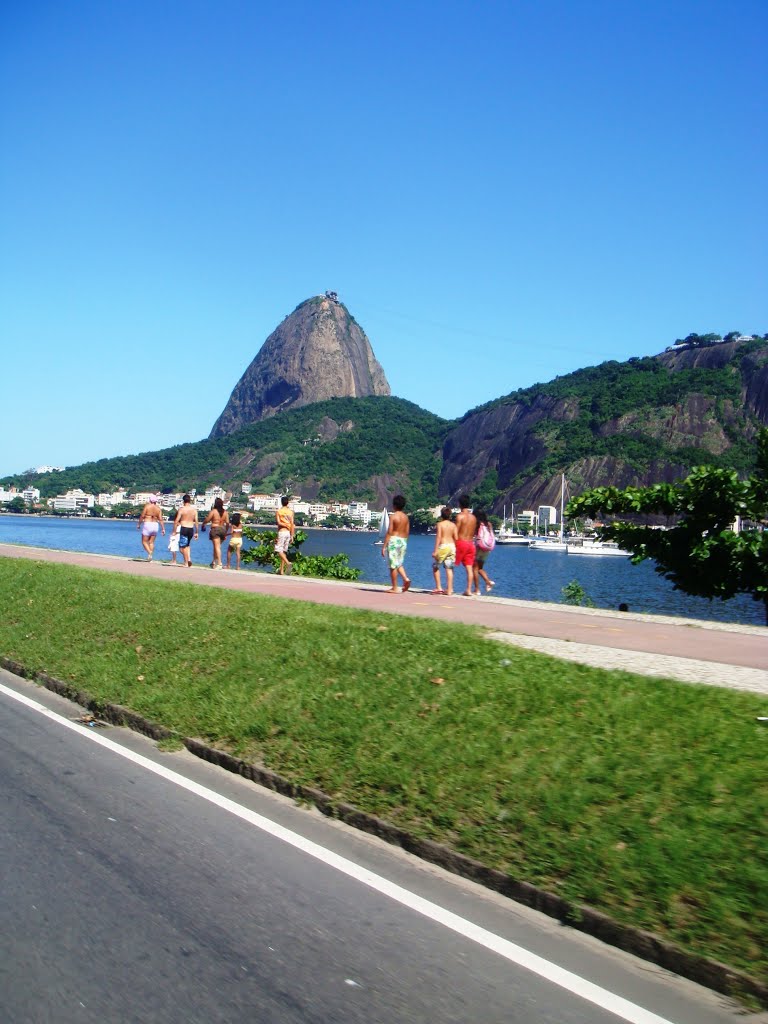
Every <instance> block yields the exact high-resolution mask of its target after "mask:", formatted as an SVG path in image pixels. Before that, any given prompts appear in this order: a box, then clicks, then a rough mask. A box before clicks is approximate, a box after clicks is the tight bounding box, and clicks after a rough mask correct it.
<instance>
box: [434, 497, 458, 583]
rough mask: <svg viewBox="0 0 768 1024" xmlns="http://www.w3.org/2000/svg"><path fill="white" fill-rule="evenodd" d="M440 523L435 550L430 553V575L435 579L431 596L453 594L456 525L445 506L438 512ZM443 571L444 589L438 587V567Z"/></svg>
mask: <svg viewBox="0 0 768 1024" xmlns="http://www.w3.org/2000/svg"><path fill="white" fill-rule="evenodd" d="M440 516H441V518H440V522H439V523H438V524H437V535H436V536H435V550H434V551H433V552H432V573H433V574H434V577H435V589H434V590H433V591H432V593H433V594H447V595H448V596H450V595H451V594H452V593H453V567H454V565H455V564H456V537H457V536H458V531H457V529H456V523H454V522H452V520H451V510H450V508H448V506H447V505H446V506H445V508H443V509H442V510H441V512H440ZM441 565H442V567H443V568H444V569H445V583H446V589H445V590H443V589H442V588H441V586H440V566H441Z"/></svg>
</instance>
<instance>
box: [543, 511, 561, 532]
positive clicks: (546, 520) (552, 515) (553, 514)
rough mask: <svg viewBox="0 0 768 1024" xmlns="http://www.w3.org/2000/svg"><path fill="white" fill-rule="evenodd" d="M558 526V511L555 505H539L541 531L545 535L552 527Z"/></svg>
mask: <svg viewBox="0 0 768 1024" xmlns="http://www.w3.org/2000/svg"><path fill="white" fill-rule="evenodd" d="M556 525H557V509H556V508H555V506H554V505H539V529H540V530H543V531H544V532H545V533H546V531H547V529H548V528H549V527H550V526H556Z"/></svg>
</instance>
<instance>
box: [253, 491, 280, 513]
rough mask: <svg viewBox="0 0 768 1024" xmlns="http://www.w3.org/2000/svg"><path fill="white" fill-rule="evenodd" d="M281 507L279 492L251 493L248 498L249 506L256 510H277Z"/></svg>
mask: <svg viewBox="0 0 768 1024" xmlns="http://www.w3.org/2000/svg"><path fill="white" fill-rule="evenodd" d="M279 507H280V495H279V494H251V495H250V497H249V498H248V508H250V509H252V510H253V511H254V512H260V511H261V510H262V509H266V510H267V511H270V512H277V510H278V508H279Z"/></svg>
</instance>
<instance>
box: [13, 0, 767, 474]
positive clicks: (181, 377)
mask: <svg viewBox="0 0 768 1024" xmlns="http://www.w3.org/2000/svg"><path fill="white" fill-rule="evenodd" d="M767 49H768V5H766V4H765V3H764V2H763V0H756V2H748V0H723V2H718V3H711V2H706V0H699V2H687V0H673V2H668V0H667V2H663V3H659V2H654V0H643V2H631V0H626V2H623V0H620V2H615V0H613V2H607V0H606V2H603V0H583V2H576V0H573V2H568V3H565V2H559V0H550V2H535V3H534V2H509V3H500V2H488V3H469V2H451V0H448V2H439V3H438V2H430V3H420V2H409V3H407V4H406V3H400V2H390V3H387V4H384V3H358V4H342V3H335V2H328V3H317V2H316V3H304V2H286V3H282V4H266V3H257V2H255V0H254V2H250V3H245V2H230V0H219V2H217V3H213V2H209V3H202V2H197V0H185V2H184V3H181V2H177V0H165V2H161V3H157V2H152V3H150V2H145V0H133V2H131V3H130V4H127V3H116V2H104V0H98V2H96V0H79V2H78V3H76V4H62V3H60V2H58V0H54V2H43V0H31V2H29V3H23V4H4V5H3V6H2V11H1V12H0V237H1V238H2V245H0V336H2V352H3V356H2V381H3V387H2V405H3V423H4V429H3V431H2V435H1V436H0V475H6V474H12V473H14V472H19V471H21V470H23V469H25V468H27V467H28V466H31V465H39V464H41V463H53V464H60V465H74V464H77V463H80V462H83V461H86V460H90V459H97V458H102V457H106V456H112V455H120V454H128V453H133V452H138V451H148V450H154V449H157V448H162V447H167V446H169V445H172V444H177V443H180V442H183V441H193V440H199V439H200V438H203V437H206V436H207V435H208V433H209V431H210V429H211V427H212V425H213V423H214V421H215V419H216V417H217V416H218V414H219V413H220V412H221V410H222V409H223V407H224V405H225V403H226V401H227V399H228V397H229V395H230V392H231V391H232V388H233V387H234V385H235V384H236V382H237V381H238V379H239V378H240V376H241V375H242V373H243V372H244V370H245V369H246V367H247V365H248V364H249V362H250V361H251V360H252V358H253V357H254V356H255V354H256V353H257V351H258V349H259V348H260V346H261V344H262V343H263V341H264V340H265V339H266V337H267V336H268V335H269V334H270V332H271V331H272V330H273V329H274V328H275V327H276V326H277V324H278V323H279V322H280V321H281V320H282V319H283V317H285V316H286V315H287V314H288V313H290V312H291V310H293V309H294V307H295V306H296V305H298V304H299V303H300V302H302V301H303V300H304V299H306V298H308V297H309V296H311V295H314V294H317V293H319V292H322V291H324V290H326V289H333V290H335V291H337V292H338V293H339V296H340V298H341V299H342V301H344V302H345V304H346V305H347V306H348V308H349V309H350V311H351V312H352V314H353V315H354V316H355V317H356V319H357V320H358V321H359V322H360V324H361V325H362V327H363V328H364V329H365V331H366V333H367V334H368V336H369V338H370V340H371V343H372V345H373V348H374V351H375V353H376V355H377V357H378V359H379V361H380V362H381V364H382V365H383V367H384V370H385V372H386V374H387V377H388V379H389V382H390V384H391V386H392V391H393V394H396V395H398V396H400V397H402V398H407V399H409V400H410V401H413V402H416V403H417V404H419V405H421V406H423V407H424V408H427V409H430V410H431V411H433V412H435V413H438V414H440V415H442V416H446V417H453V416H458V415H461V414H462V413H464V412H465V411H466V410H467V409H469V408H471V407H473V406H475V405H478V404H481V403H482V402H485V401H488V400H490V399H492V398H495V397H498V396H499V395H503V394H507V393H509V392H510V391H512V390H514V389H515V388H518V387H522V386H526V385H528V384H531V383H534V382H536V381H544V380H550V379H551V378H552V377H554V376H556V375H558V374H562V373H567V372H569V371H570V370H573V369H576V368H578V367H580V366H585V365H591V364H594V363H599V362H602V361H603V360H605V359H611V358H616V359H626V358H628V357H630V356H633V355H649V354H653V353H655V352H658V351H661V350H662V349H663V348H664V347H666V346H667V345H668V344H671V343H672V342H673V341H674V339H675V338H676V337H678V336H681V335H685V334H687V333H688V332H689V331H698V332H699V333H704V332H707V331H717V332H720V333H724V332H726V331H729V330H740V331H746V332H751V331H759V332H760V333H764V332H766V331H768V310H767V309H766V305H767V304H766V297H767V296H768V287H767V283H768V282H767V281H766V265H767V260H766V256H768V252H767V251H766V250H767V243H766V239H768V201H767V200H766V195H767V194H768V190H766V188H765V181H766V170H767V168H768V161H767V160H766V157H767V156H768V145H767V141H768V133H767V131H766V114H765V112H766V109H768V103H767V102H766V101H767V100H768V77H767V74H766V62H765V53H766V50H767Z"/></svg>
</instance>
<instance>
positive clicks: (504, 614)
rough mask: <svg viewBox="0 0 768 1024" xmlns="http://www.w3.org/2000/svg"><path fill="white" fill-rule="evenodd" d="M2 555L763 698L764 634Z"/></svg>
mask: <svg viewBox="0 0 768 1024" xmlns="http://www.w3.org/2000/svg"><path fill="white" fill-rule="evenodd" d="M0 557H6V558H24V559H31V560H34V561H37V562H58V563H61V564H65V565H77V566H83V567H86V568H91V569H103V570H108V571H110V572H122V573H126V574H128V575H132V576H142V577H145V578H146V577H150V578H152V579H162V580H166V581H167V580H172V581H174V582H177V583H179V582H180V583H187V584H198V585H201V586H212V587H219V588H221V589H226V590H237V591H241V592H245V593H252V594H269V595H271V596H274V597H286V598H292V599H296V600H302V601H310V602H313V603H315V604H333V605H338V606H340V607H345V608H359V609H364V610H366V611H374V612H387V613H394V614H397V615H412V616H420V617H422V618H431V619H438V620H442V621H445V622H463V623H466V624H469V625H475V626H481V627H485V628H487V629H488V630H490V631H491V633H490V635H491V636H492V637H493V638H494V639H498V640H503V641H504V642H506V643H510V644H513V645H516V646H519V647H525V648H528V649H532V650H537V651H542V652H543V653H545V654H551V655H553V656H555V657H558V658H564V659H566V660H570V661H577V662H581V663H584V664H589V665H595V666H597V667H599V668H608V669H623V670H625V671H628V672H639V673H642V674H645V675H655V676H664V677H667V678H672V679H680V680H682V681H684V682H692V683H707V684H709V685H713V686H725V687H729V688H732V689H739V690H750V691H752V692H756V693H762V694H764V695H766V696H768V628H765V627H762V626H742V625H737V624H733V623H717V622H708V621H701V620H693V619H677V618H669V617H666V616H653V615H635V614H633V613H631V612H614V611H607V610H602V609H596V608H575V607H571V606H569V605H557V604H543V603H538V602H535V601H519V600H512V599H509V598H499V597H482V598H472V599H469V598H464V597H450V598H449V597H439V596H437V597H435V596H432V595H431V594H429V593H428V592H426V591H420V590H411V591H409V592H408V593H407V594H389V593H387V592H386V590H385V589H384V588H383V587H381V586H377V585H376V584H373V583H362V582H360V583H339V582H335V581H328V580H312V579H304V578H301V577H292V576H287V577H285V576H277V575H274V574H271V573H264V572H227V571H223V572H213V571H212V570H210V569H208V568H207V567H205V568H204V567H202V566H193V567H192V569H185V568H183V567H182V566H177V567H174V566H172V565H171V564H170V563H168V562H151V563H149V562H146V561H143V560H141V559H131V558H123V557H119V556H116V555H93V554H87V553H82V552H74V551H52V550H49V549H47V548H32V547H23V546H17V545H13V544H0Z"/></svg>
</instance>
